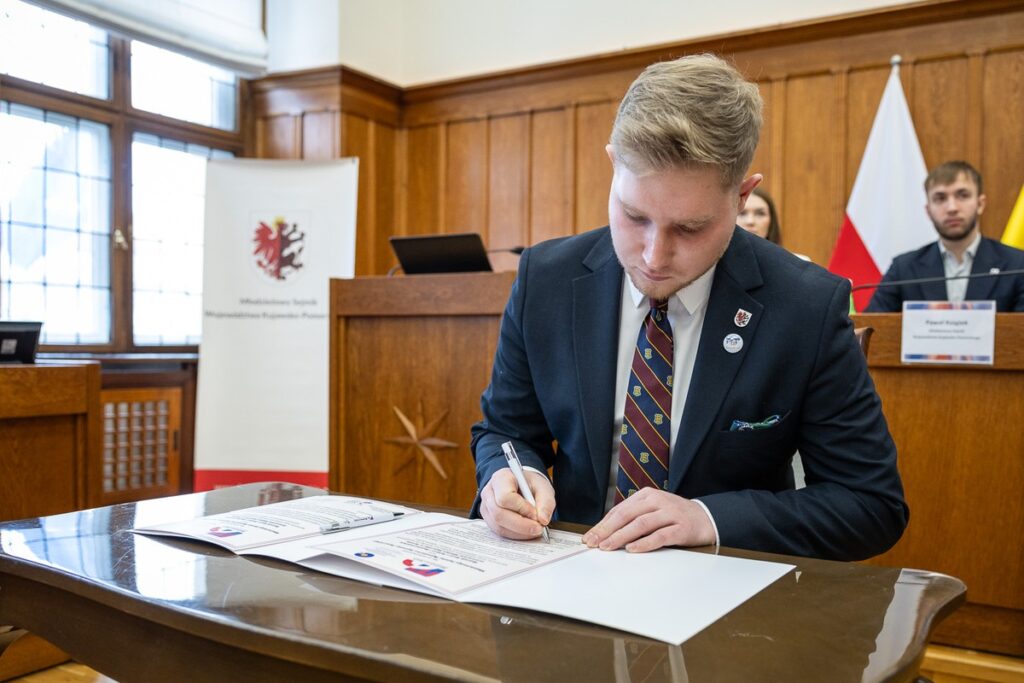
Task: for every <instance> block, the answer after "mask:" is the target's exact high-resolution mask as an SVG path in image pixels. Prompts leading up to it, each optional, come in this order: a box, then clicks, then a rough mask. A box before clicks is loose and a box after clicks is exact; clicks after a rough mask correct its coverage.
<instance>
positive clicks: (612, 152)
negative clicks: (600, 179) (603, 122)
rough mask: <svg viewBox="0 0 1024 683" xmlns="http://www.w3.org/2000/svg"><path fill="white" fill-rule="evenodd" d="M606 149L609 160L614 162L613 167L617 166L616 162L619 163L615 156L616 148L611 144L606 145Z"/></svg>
mask: <svg viewBox="0 0 1024 683" xmlns="http://www.w3.org/2000/svg"><path fill="white" fill-rule="evenodd" d="M604 151H605V153H606V154H607V155H608V160H609V161H611V162H612V168H615V164H616V163H618V162H617V161H616V157H615V148H614V147H612V146H611V144H607V145H605V146H604Z"/></svg>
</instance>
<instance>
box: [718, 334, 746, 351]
mask: <svg viewBox="0 0 1024 683" xmlns="http://www.w3.org/2000/svg"><path fill="white" fill-rule="evenodd" d="M722 348H724V349H725V350H726V351H728V352H729V353H739V351H740V349H742V348H743V337H741V336H740V335H738V334H727V335H725V339H723V340H722Z"/></svg>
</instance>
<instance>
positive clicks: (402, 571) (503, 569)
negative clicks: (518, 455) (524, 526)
mask: <svg viewBox="0 0 1024 683" xmlns="http://www.w3.org/2000/svg"><path fill="white" fill-rule="evenodd" d="M550 536H551V542H550V543H545V542H543V541H541V540H540V539H538V540H537V541H512V540H509V539H507V538H501V537H500V536H498V535H497V534H495V533H494V532H493V531H491V530H490V529H488V528H487V525H486V524H485V523H484V522H483V521H482V520H476V521H468V520H460V521H458V522H455V523H449V524H435V525H433V526H427V527H420V528H418V529H410V530H406V531H396V532H394V533H386V532H385V533H383V534H378V535H374V536H373V537H370V538H361V539H355V540H348V539H346V540H339V541H337V542H328V543H325V544H322V545H319V546H317V547H318V548H319V549H320V550H323V551H326V552H328V553H330V554H332V555H337V556H339V557H344V558H348V559H351V560H354V561H356V562H359V563H360V564H365V565H367V566H369V567H373V568H375V569H379V570H381V571H384V572H387V573H389V574H394V575H395V576H398V577H400V578H402V579H404V580H406V581H410V582H412V583H415V584H419V585H421V586H424V587H426V588H427V589H429V590H430V591H431V592H436V593H439V594H441V595H444V596H446V597H455V596H457V595H459V594H461V593H465V592H466V591H469V590H471V589H473V588H478V587H480V586H483V585H485V584H488V583H492V582H494V581H499V580H501V579H505V578H508V577H510V576H514V575H515V574H519V573H522V572H525V571H528V570H531V569H534V568H536V567H539V566H541V565H544V564H548V563H551V562H555V561H557V560H561V559H564V558H566V557H571V556H573V555H577V554H579V553H582V552H584V551H586V550H587V546H585V545H583V543H582V542H581V541H580V535H579V534H573V533H569V532H567V531H554V530H552V531H551V532H550Z"/></svg>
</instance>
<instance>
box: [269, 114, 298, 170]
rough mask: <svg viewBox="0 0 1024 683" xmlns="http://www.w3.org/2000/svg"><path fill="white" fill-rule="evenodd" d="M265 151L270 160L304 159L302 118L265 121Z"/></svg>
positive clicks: (282, 117) (284, 117)
mask: <svg viewBox="0 0 1024 683" xmlns="http://www.w3.org/2000/svg"><path fill="white" fill-rule="evenodd" d="M263 126H264V131H263V144H262V146H261V147H260V149H262V150H263V152H264V153H265V155H266V157H267V158H269V159H301V158H302V147H301V145H302V139H301V138H302V117H301V116H291V115H281V116H271V117H269V118H267V119H264V121H263Z"/></svg>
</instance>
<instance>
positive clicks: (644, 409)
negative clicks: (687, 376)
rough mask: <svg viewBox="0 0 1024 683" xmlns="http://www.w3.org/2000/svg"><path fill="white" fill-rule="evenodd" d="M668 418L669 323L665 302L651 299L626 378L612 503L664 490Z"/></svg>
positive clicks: (669, 386) (670, 349)
mask: <svg viewBox="0 0 1024 683" xmlns="http://www.w3.org/2000/svg"><path fill="white" fill-rule="evenodd" d="M671 416H672V326H671V325H670V324H669V322H668V301H667V300H661V301H658V300H654V299H652V300H651V310H650V311H648V312H647V317H645V318H644V323H643V325H642V326H641V327H640V334H639V336H638V338H637V340H636V350H635V351H634V352H633V365H632V367H631V369H630V373H629V386H628V387H627V390H626V410H625V413H624V414H623V418H622V440H621V442H620V444H619V475H618V478H617V479H616V482H615V502H616V503H619V502H621V501H623V500H624V499H626V498H628V497H629V496H631V495H632V494H634V493H636V492H637V491H639V490H640V489H642V488H644V487H645V486H653V487H654V488H658V489H667V488H668V456H669V442H670V440H671V433H672V432H671Z"/></svg>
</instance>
